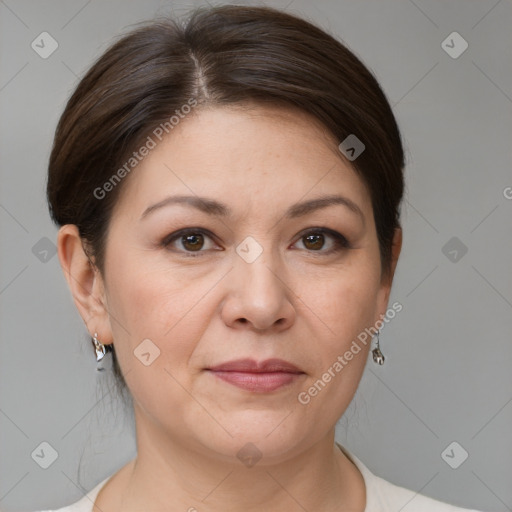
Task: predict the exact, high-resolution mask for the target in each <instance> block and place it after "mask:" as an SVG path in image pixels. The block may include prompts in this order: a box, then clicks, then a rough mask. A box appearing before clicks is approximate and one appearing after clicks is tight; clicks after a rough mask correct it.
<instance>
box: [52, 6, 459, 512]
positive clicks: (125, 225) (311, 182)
mask: <svg viewBox="0 0 512 512" xmlns="http://www.w3.org/2000/svg"><path fill="white" fill-rule="evenodd" d="M403 168H404V154H403V149H402V144H401V139H400V133H399V130H398V127H397V125H396V122H395V119H394V116H393V113H392V111H391V108H390V106H389V104H388V102H387V100H386V97H385V95H384V93H383V92H382V90H381V88H380V87H379V85H378V83H377V82H376V80H375V78H374V77H373V75H372V74H371V73H370V72H369V71H368V70H367V69H366V68H365V67H364V65H363V64H362V63H361V62H360V61H359V60H358V59H357V58H356V57H355V56H354V55H353V54H352V53H351V52H350V51H349V50H348V49H347V48H346V47H344V46H343V45H342V44H340V43H339V42H337V41H336V40H334V39H333V38H332V37H331V36H329V35H327V34H326V33H324V32H323V31H321V30H320V29H318V28H316V27H315V26H313V25H311V24H310V23H308V22H306V21H304V20H301V19H298V18H296V17H293V16H291V15H288V14H285V13H283V12H279V11H276V10H273V9H269V8H256V7H250V8H249V7H232V6H223V7H216V8H211V9H202V10H198V11H196V12H195V13H193V15H192V16H191V18H190V19H189V20H188V22H187V23H186V24H185V25H184V26H182V25H180V24H178V23H176V22H174V21H172V20H164V21H155V22H152V23H149V24H147V25H145V26H144V27H142V28H139V29H137V30H135V31H133V32H132V33H130V34H128V35H127V36H125V37H123V38H122V39H121V40H120V41H119V42H117V43H116V44H115V45H113V46H112V47H111V48H110V49H109V50H107V52H106V53H105V54H104V55H103V56H102V57H100V59H99V60H98V61H97V62H96V63H95V64H94V66H93V67H92V68H91V69H90V71H89V72H88V73H87V74H86V76H85V77H84V78H83V79H82V80H81V82H80V84H79V85H78V87H77V89H76V91H75V92H74V94H73V96H72V97H71V99H70V100H69V102H68V104H67V106H66V109H65V111H64V113H63V115H62V118H61V119H60V122H59V125H58V127H57V132H56V135H55V141H54V147H53V150H52V154H51V158H50V165H49V176H48V201H49V206H50V212H51V215H52V218H53V220H54V221H55V222H56V223H57V224H58V225H59V226H60V230H59V234H58V254H59V259H60V262H61V265H62V267H63V270H64V274H65V277H66V279H67V282H68V284H69V287H70V290H71V293H72V295H73V298H74V301H75V304H76V306H77V308H78V310H79V312H80V314H81V316H82V318H83V320H84V322H85V324H86V326H87V329H88V330H89V332H90V333H91V336H92V342H93V346H94V350H95V354H96V357H97V360H98V361H101V360H102V358H103V357H104V355H105V353H106V352H107V351H110V352H111V354H110V355H111V357H112V358H113V368H114V371H115V374H116V376H117V379H118V382H119V385H120V386H121V388H122V389H124V388H126V389H128V390H129V393H130V396H131V397H132V399H133V408H134V414H135V424H136V440H137V457H136V458H135V459H133V460H132V461H130V462H129V463H128V464H126V465H125V466H124V467H122V468H121V469H120V470H119V471H117V472H116V473H115V474H114V475H111V476H110V477H109V478H107V479H105V480H103V481H102V482H100V483H99V484H98V485H97V486H96V487H95V488H94V489H93V490H92V491H91V492H90V493H89V494H88V495H87V496H84V497H83V498H82V499H81V500H80V501H79V502H77V503H75V504H74V505H72V506H70V507H65V508H63V509H60V510H61V512H64V511H71V510H74V511H84V512H85V511H92V510H101V511H103V512H118V511H123V512H132V511H140V510H154V511H160V510H162V511H164V510H165V511H175V510H176V511H178V510H180V511H182V510H183V511H185V510H188V511H190V512H191V511H198V512H201V511H217V510H219V511H220V510H222V511H226V510H230V511H239V510H244V511H294V510H297V511H299V510H308V511H316V512H320V511H337V510H344V511H354V512H356V511H357V512H363V511H365V512H377V511H378V512H383V511H393V512H395V511H398V510H402V511H404V512H406V511H408V510H414V511H416V512H419V511H427V510H428V511H429V512H431V511H456V510H463V509H461V508H458V507H454V506H451V505H448V504H446V503H443V502H440V501H436V500H433V499H431V498H428V497H425V496H422V495H418V494H416V493H415V492H413V491H410V490H407V489H404V488H401V487H398V486H395V485H394V484H392V483H390V482H386V481H385V480H383V479H381V478H379V477H377V476H376V475H373V474H372V473H371V472H370V471H369V470H368V468H366V467H365V466H364V464H363V463H362V462H361V461H360V460H359V459H358V458H357V457H356V456H355V455H353V454H351V453H349V452H348V450H346V449H345V448H343V447H342V446H340V445H339V444H337V443H335V438H334V432H335V424H336V422H337V420H338V419H339V418H340V417H341V416H342V414H343V413H344V411H345V410H346V408H347V407H348V405H349V403H350V402H351V400H352V398H353V396H354V394H355V392H356V389H357V386H358V383H359V381H360V378H361V375H362V372H363V370H364V367H365V364H366V360H367V356H368V352H369V351H370V348H371V336H370V335H376V336H375V338H376V342H377V345H376V347H375V348H374V349H373V351H372V354H373V359H374V361H375V362H376V363H378V364H382V363H384V356H383V355H382V353H381V352H380V349H379V347H378V332H379V329H380V327H381V326H382V325H383V322H384V321H387V320H386V319H387V318H388V317H389V316H390V312H392V311H394V310H395V305H393V306H390V305H389V304H388V301H389V294H390V290H391V285H392V279H393V274H394V271H395V267H396V264H397V260H398V257H399V254H400V249H401V243H402V234H401V227H400V219H399V210H400V202H401V199H402V193H403V187H404V183H403ZM368 333H370V335H369V334H368Z"/></svg>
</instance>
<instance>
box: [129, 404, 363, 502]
mask: <svg viewBox="0 0 512 512" xmlns="http://www.w3.org/2000/svg"><path fill="white" fill-rule="evenodd" d="M136 420H137V452H138V455H137V458H136V459H134V461H132V464H131V468H130V470H129V471H128V477H127V479H126V480H125V482H126V485H125V489H124V490H123V492H122V496H123V497H122V500H121V502H120V505H119V510H122V511H123V512H132V511H136V510H137V511H140V510H154V511H155V512H156V511H158V512H159V511H162V512H164V511H165V512H171V511H172V512H174V511H178V510H179V511H190V512H202V511H204V510H208V511H209V512H221V511H222V512H225V511H226V510H244V512H256V511H258V512H261V510H265V511H268V512H272V511H282V510H287V511H295V510H297V511H304V510H309V511H311V510H314V511H315V512H324V511H325V512H327V511H335V510H353V511H357V512H363V510H364V507H365V501H366V498H365V487H364V480H363V478H362V476H361V474H360V473H359V470H358V469H357V468H356V467H355V466H354V465H353V463H352V462H351V461H350V460H349V459H348V458H347V457H346V456H345V455H344V454H343V452H342V451H341V450H340V449H339V448H338V446H336V445H335V443H334V428H333V429H332V430H331V431H329V432H328V433H327V435H326V436H324V437H323V438H321V439H320V440H319V441H318V442H316V443H314V444H313V445H311V446H310V447H309V448H307V449H305V450H304V451H301V452H299V453H298V454H297V455H295V456H291V457H289V458H283V461H282V462H279V463H276V464H269V463H266V464H263V460H261V461H259V462H257V463H256V464H255V465H253V466H252V467H247V466H245V465H244V464H242V463H241V462H240V461H239V460H238V459H236V458H234V460H227V459H225V458H220V457H219V456H218V455H216V454H214V453H213V452H211V453H210V452H209V450H208V449H205V450H201V449H200V448H199V449H194V448H193V447H191V446H189V445H187V444H185V443H183V442H176V441H175V440H173V439H170V438H169V435H168V434H166V433H165V432H163V431H162V430H161V429H160V428H159V427H158V426H156V425H155V424H154V423H151V422H149V421H147V420H145V419H144V418H141V416H140V415H139V416H137V414H136ZM141 427H142V428H141Z"/></svg>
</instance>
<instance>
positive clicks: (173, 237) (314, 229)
mask: <svg viewBox="0 0 512 512" xmlns="http://www.w3.org/2000/svg"><path fill="white" fill-rule="evenodd" d="M196 233H200V234H203V235H206V236H207V237H208V238H210V239H211V240H212V241H213V242H214V243H216V244H217V241H216V238H217V237H216V236H215V235H214V234H213V233H211V232H210V231H209V230H207V229H205V228H193V227H192V228H184V229H180V230H178V231H176V232H174V233H171V234H170V235H168V236H166V237H165V238H164V240H163V242H162V244H163V245H164V246H168V245H170V244H171V243H173V242H175V241H177V240H179V239H180V238H181V237H183V236H186V235H187V234H196ZM315 233H321V234H324V235H327V236H328V237H331V238H332V239H333V240H334V241H335V242H336V241H338V242H339V241H340V240H339V237H341V238H343V239H344V240H345V241H346V243H347V246H348V245H350V241H349V239H348V238H347V237H346V236H345V235H344V234H343V233H340V232H339V231H336V230H334V229H330V228H326V227H322V226H311V227H309V228H305V229H303V230H301V231H300V232H299V233H298V235H297V236H296V239H295V242H294V244H295V243H297V242H298V241H299V240H300V239H301V238H302V237H304V236H306V235H309V234H315ZM186 252H190V253H193V252H196V253H200V252H204V251H186ZM311 252H314V251H311ZM318 252H320V251H318ZM324 252H328V251H324Z"/></svg>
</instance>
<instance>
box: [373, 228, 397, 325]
mask: <svg viewBox="0 0 512 512" xmlns="http://www.w3.org/2000/svg"><path fill="white" fill-rule="evenodd" d="M401 250H402V228H400V227H398V228H395V233H394V235H393V243H392V246H391V265H390V271H389V273H388V274H383V275H382V279H381V285H380V290H379V297H378V302H377V313H378V314H379V317H378V318H376V319H375V321H377V320H380V318H381V316H380V315H382V316H384V315H385V314H386V310H387V308H388V302H389V295H390V293H391V285H392V284H393V277H394V275H395V269H396V264H397V263H398V257H399V256H400V251H401Z"/></svg>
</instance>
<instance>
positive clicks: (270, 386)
mask: <svg viewBox="0 0 512 512" xmlns="http://www.w3.org/2000/svg"><path fill="white" fill-rule="evenodd" d="M210 371H211V370H210ZM211 373H213V375H215V376H216V377H218V378H219V379H222V380H223V381H225V382H229V383H230V384H233V385H234V386H237V387H239V388H242V389H246V390H247V391H256V392H263V393H264V392H269V391H274V390H276V389H279V388H280V387H282V386H285V385H287V384H290V383H292V382H293V381H294V380H296V379H297V378H298V377H300V375H301V374H299V373H287V372H269V373H250V372H223V371H211Z"/></svg>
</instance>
